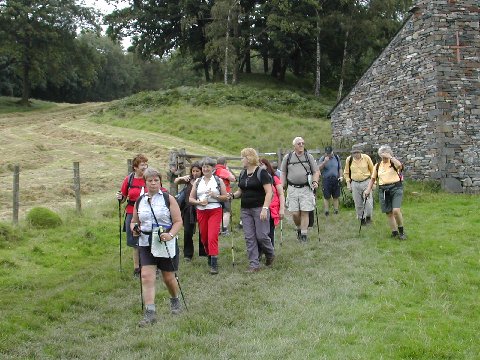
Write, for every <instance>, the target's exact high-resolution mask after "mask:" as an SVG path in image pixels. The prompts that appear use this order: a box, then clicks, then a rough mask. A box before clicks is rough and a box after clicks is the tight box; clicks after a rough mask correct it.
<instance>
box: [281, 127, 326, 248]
mask: <svg viewBox="0 0 480 360" xmlns="http://www.w3.org/2000/svg"><path fill="white" fill-rule="evenodd" d="M292 144H293V147H294V150H293V151H292V152H290V153H288V154H286V155H285V156H284V157H283V160H282V164H281V166H280V168H281V171H282V177H281V179H282V185H283V187H284V188H286V189H287V200H286V204H287V207H288V211H290V212H291V213H292V217H293V222H294V223H295V225H296V227H297V239H298V240H299V241H302V242H306V241H307V234H308V224H309V214H310V212H312V211H313V210H315V206H316V204H315V200H316V199H315V193H314V192H315V190H316V189H317V188H318V178H319V175H320V173H319V171H318V166H317V163H316V162H315V159H314V158H313V156H312V155H311V154H309V153H308V152H307V151H306V150H305V141H304V140H303V138H301V137H299V136H298V137H296V138H295V139H293V142H292Z"/></svg>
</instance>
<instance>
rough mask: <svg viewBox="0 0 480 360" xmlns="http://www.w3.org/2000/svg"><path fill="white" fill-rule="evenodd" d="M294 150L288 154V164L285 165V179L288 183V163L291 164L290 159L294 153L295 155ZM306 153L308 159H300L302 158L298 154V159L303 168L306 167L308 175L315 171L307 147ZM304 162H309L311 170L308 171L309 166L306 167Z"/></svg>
mask: <svg viewBox="0 0 480 360" xmlns="http://www.w3.org/2000/svg"><path fill="white" fill-rule="evenodd" d="M293 153H294V151H291V152H290V153H289V154H288V158H287V165H286V166H285V180H286V182H287V185H288V164H290V159H291V158H292V155H293ZM304 153H305V158H306V159H307V161H300V159H298V156H297V159H298V161H299V163H300V164H301V165H302V166H303V168H304V169H305V171H306V172H307V176H308V175H313V172H312V164H311V162H310V158H309V157H308V151H307V150H306V149H305V151H304ZM304 162H308V166H309V167H310V172H308V170H307V168H306V167H305V165H303V163H304Z"/></svg>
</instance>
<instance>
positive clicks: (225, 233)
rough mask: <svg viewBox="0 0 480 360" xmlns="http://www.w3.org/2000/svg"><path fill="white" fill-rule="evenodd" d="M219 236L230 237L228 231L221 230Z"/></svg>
mask: <svg viewBox="0 0 480 360" xmlns="http://www.w3.org/2000/svg"><path fill="white" fill-rule="evenodd" d="M220 235H222V236H228V235H230V231H228V230H223V231H222V232H221V233H220Z"/></svg>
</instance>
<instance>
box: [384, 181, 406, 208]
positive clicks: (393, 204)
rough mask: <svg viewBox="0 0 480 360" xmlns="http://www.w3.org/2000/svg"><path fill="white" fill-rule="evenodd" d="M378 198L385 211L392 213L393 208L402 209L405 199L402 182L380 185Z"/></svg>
mask: <svg viewBox="0 0 480 360" xmlns="http://www.w3.org/2000/svg"><path fill="white" fill-rule="evenodd" d="M378 199H379V201H380V205H381V207H382V212H383V213H390V212H392V210H393V209H400V207H401V206H402V200H403V184H402V182H400V181H399V182H397V183H395V184H389V185H381V186H379V190H378Z"/></svg>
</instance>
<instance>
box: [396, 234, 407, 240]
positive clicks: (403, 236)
mask: <svg viewBox="0 0 480 360" xmlns="http://www.w3.org/2000/svg"><path fill="white" fill-rule="evenodd" d="M398 240H407V234H405V233H403V234H399V235H398Z"/></svg>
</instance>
